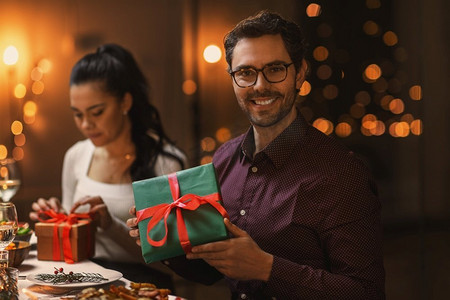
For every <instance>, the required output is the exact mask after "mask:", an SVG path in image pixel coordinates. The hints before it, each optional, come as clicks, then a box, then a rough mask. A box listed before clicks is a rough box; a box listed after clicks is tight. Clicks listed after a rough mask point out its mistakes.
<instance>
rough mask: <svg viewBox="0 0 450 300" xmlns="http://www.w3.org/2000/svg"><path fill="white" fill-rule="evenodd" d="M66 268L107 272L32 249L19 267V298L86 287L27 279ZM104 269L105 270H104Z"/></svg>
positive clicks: (43, 296)
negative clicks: (53, 258)
mask: <svg viewBox="0 0 450 300" xmlns="http://www.w3.org/2000/svg"><path fill="white" fill-rule="evenodd" d="M31 243H32V244H34V243H36V238H35V237H34V236H33V237H32V239H31ZM55 267H56V268H64V271H65V272H70V271H72V272H74V273H77V272H89V273H100V274H102V273H105V272H104V270H105V268H103V267H102V266H100V265H98V264H96V263H94V262H92V261H90V260H84V261H81V262H76V263H74V264H66V263H65V262H63V261H44V260H38V259H37V251H36V250H31V251H30V254H29V256H28V257H27V259H25V260H24V262H23V263H22V264H21V265H20V266H19V267H18V269H19V284H18V288H19V300H27V299H31V300H41V299H42V300H44V299H48V300H50V299H59V298H60V296H61V295H66V294H67V293H70V294H76V293H77V292H78V291H80V290H82V289H84V288H86V287H80V288H73V287H70V288H69V287H58V286H56V287H54V286H44V285H38V284H34V283H33V282H31V281H28V280H26V279H25V278H26V276H27V275H29V274H36V273H47V274H48V273H53V272H54V271H55V269H54V268H55ZM102 271H103V272H102ZM111 284H114V285H116V286H118V285H123V286H126V287H129V284H130V281H129V280H127V279H125V278H121V279H119V280H116V281H114V282H111V283H109V285H111ZM105 286H108V284H105V285H102V287H105ZM169 300H182V298H179V297H175V296H169Z"/></svg>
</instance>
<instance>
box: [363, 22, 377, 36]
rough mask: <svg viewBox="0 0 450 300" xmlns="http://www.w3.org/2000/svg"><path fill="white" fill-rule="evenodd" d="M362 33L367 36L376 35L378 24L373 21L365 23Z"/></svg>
mask: <svg viewBox="0 0 450 300" xmlns="http://www.w3.org/2000/svg"><path fill="white" fill-rule="evenodd" d="M363 31H364V32H365V33H366V34H367V35H377V34H378V32H379V31H380V28H379V27H378V24H377V23H375V22H374V21H367V22H365V23H364V25H363Z"/></svg>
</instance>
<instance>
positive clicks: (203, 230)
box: [133, 163, 228, 263]
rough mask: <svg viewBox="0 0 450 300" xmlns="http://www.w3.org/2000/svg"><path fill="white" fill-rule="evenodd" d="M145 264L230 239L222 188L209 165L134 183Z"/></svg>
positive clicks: (212, 167) (211, 166)
mask: <svg viewBox="0 0 450 300" xmlns="http://www.w3.org/2000/svg"><path fill="white" fill-rule="evenodd" d="M133 192H134V201H135V204H136V215H137V218H138V222H139V223H138V227H139V235H140V238H141V248H142V256H143V257H144V260H145V262H146V263H151V262H155V261H160V260H163V259H166V258H171V257H175V256H179V255H183V254H185V253H188V252H189V251H190V247H191V246H195V245H201V244H205V243H209V242H214V241H220V240H224V239H227V238H228V235H227V231H226V228H225V224H224V223H223V218H224V217H228V215H227V213H226V211H225V209H224V208H223V207H222V205H221V204H222V201H221V196H220V188H219V186H218V184H217V179H216V173H215V169H214V166H213V165H212V164H211V163H210V164H206V165H202V166H198V167H194V168H191V169H187V170H182V171H179V172H176V173H173V174H169V175H164V176H158V177H154V178H150V179H145V180H140V181H135V182H133Z"/></svg>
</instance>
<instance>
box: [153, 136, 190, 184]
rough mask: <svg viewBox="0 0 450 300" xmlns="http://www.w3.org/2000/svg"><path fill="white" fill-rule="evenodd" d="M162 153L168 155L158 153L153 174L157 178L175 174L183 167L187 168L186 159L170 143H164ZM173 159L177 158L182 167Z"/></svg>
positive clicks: (181, 152)
mask: <svg viewBox="0 0 450 300" xmlns="http://www.w3.org/2000/svg"><path fill="white" fill-rule="evenodd" d="M163 151H164V152H165V153H168V154H170V155H164V154H163V153H160V154H159V155H158V157H157V158H156V162H155V173H156V175H157V176H160V175H164V174H169V173H173V172H177V171H180V170H181V169H183V167H187V157H186V155H185V154H184V153H183V151H181V149H180V148H178V147H177V146H175V145H173V144H171V143H164V145H163ZM175 157H178V158H179V159H180V160H181V161H182V162H183V165H184V166H182V165H181V164H180V161H179V160H178V159H176V158H175Z"/></svg>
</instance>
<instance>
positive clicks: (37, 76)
mask: <svg viewBox="0 0 450 300" xmlns="http://www.w3.org/2000/svg"><path fill="white" fill-rule="evenodd" d="M43 75H44V72H42V69H41V68H39V67H35V68H33V70H31V74H30V78H31V80H33V81H39V80H41V79H42V77H43Z"/></svg>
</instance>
